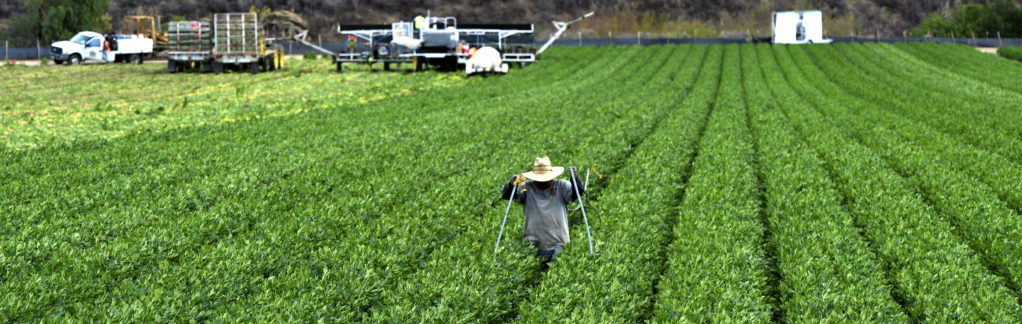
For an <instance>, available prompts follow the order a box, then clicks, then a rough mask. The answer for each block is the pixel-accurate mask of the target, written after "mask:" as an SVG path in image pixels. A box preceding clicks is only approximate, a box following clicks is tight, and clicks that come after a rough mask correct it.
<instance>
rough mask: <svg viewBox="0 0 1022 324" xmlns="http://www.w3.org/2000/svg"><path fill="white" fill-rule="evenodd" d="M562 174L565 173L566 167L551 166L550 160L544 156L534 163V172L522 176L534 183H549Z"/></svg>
mask: <svg viewBox="0 0 1022 324" xmlns="http://www.w3.org/2000/svg"><path fill="white" fill-rule="evenodd" d="M561 173H564V167H555V166H551V165H550V158H549V157H545V156H544V157H538V158H536V162H533V163H532V171H529V172H526V173H522V176H523V177H526V178H528V179H529V180H532V181H539V182H547V181H550V180H553V179H556V178H557V176H559V175H561Z"/></svg>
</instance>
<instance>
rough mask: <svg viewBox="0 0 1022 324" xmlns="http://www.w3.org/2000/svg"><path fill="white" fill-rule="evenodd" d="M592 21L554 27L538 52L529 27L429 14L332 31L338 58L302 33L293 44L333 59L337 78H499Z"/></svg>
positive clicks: (571, 22)
mask: <svg viewBox="0 0 1022 324" xmlns="http://www.w3.org/2000/svg"><path fill="white" fill-rule="evenodd" d="M592 15H593V13H592V12H590V13H588V14H586V15H584V16H582V17H579V18H578V19H575V20H572V21H569V22H560V21H555V22H554V26H555V27H556V28H557V32H556V33H555V34H554V35H553V36H552V37H551V38H550V39H549V40H548V41H547V42H546V44H544V45H543V47H541V48H540V49H539V50H538V51H537V50H536V49H535V48H533V47H532V44H533V39H532V33H533V32H534V31H535V29H534V26H533V25H532V24H458V19H457V18H455V17H436V16H431V15H429V14H427V15H426V16H419V17H415V19H414V20H413V21H398V22H394V23H391V24H390V25H347V26H338V27H337V33H338V34H340V35H343V36H345V37H347V38H349V42H348V46H347V51H344V52H340V53H335V52H332V51H330V50H327V49H325V48H322V47H320V46H317V45H316V44H313V43H311V42H308V41H306V40H305V36H306V34H307V32H303V33H300V34H298V35H296V37H295V39H296V40H298V41H299V42H302V43H304V44H306V45H308V46H310V47H312V48H314V49H316V50H318V51H320V52H323V53H326V54H329V55H331V56H333V58H334V62H335V63H336V65H337V71H338V72H341V71H343V66H344V64H348V63H356V64H369V65H370V66H372V64H375V63H382V64H383V69H384V70H390V67H391V65H392V64H397V65H400V64H411V65H412V67H413V68H414V70H415V71H419V70H422V69H424V68H425V67H427V66H432V67H435V68H438V69H440V70H447V71H453V70H458V69H459V68H464V70H465V73H466V74H468V75H473V74H481V73H499V74H503V73H507V72H508V67H509V66H508V64H509V63H512V64H513V63H518V64H519V66H522V67H524V66H525V65H527V64H529V63H532V62H535V61H536V60H537V58H538V57H539V55H540V54H542V53H543V51H545V50H546V49H547V48H548V47H549V46H550V44H552V43H553V42H554V41H556V40H557V38H558V37H560V35H561V34H562V33H563V32H564V30H566V29H567V28H568V27H569V26H571V24H573V23H576V22H579V21H581V20H583V19H585V18H588V17H591V16H592Z"/></svg>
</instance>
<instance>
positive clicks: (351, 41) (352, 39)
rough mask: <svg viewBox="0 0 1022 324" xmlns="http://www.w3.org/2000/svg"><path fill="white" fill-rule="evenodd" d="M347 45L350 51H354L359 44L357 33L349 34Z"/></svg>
mask: <svg viewBox="0 0 1022 324" xmlns="http://www.w3.org/2000/svg"><path fill="white" fill-rule="evenodd" d="M346 45H347V46H348V53H354V52H355V46H356V45H358V38H355V35H348V41H347V44H346Z"/></svg>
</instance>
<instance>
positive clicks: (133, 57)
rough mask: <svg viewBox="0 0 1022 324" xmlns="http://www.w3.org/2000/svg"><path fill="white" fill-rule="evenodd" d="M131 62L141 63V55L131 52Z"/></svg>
mask: <svg viewBox="0 0 1022 324" xmlns="http://www.w3.org/2000/svg"><path fill="white" fill-rule="evenodd" d="M131 64H142V55H140V54H131Z"/></svg>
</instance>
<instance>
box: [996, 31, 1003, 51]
mask: <svg viewBox="0 0 1022 324" xmlns="http://www.w3.org/2000/svg"><path fill="white" fill-rule="evenodd" d="M997 47H1004V42H1003V41H1001V31H1000V30H998V31H997Z"/></svg>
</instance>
